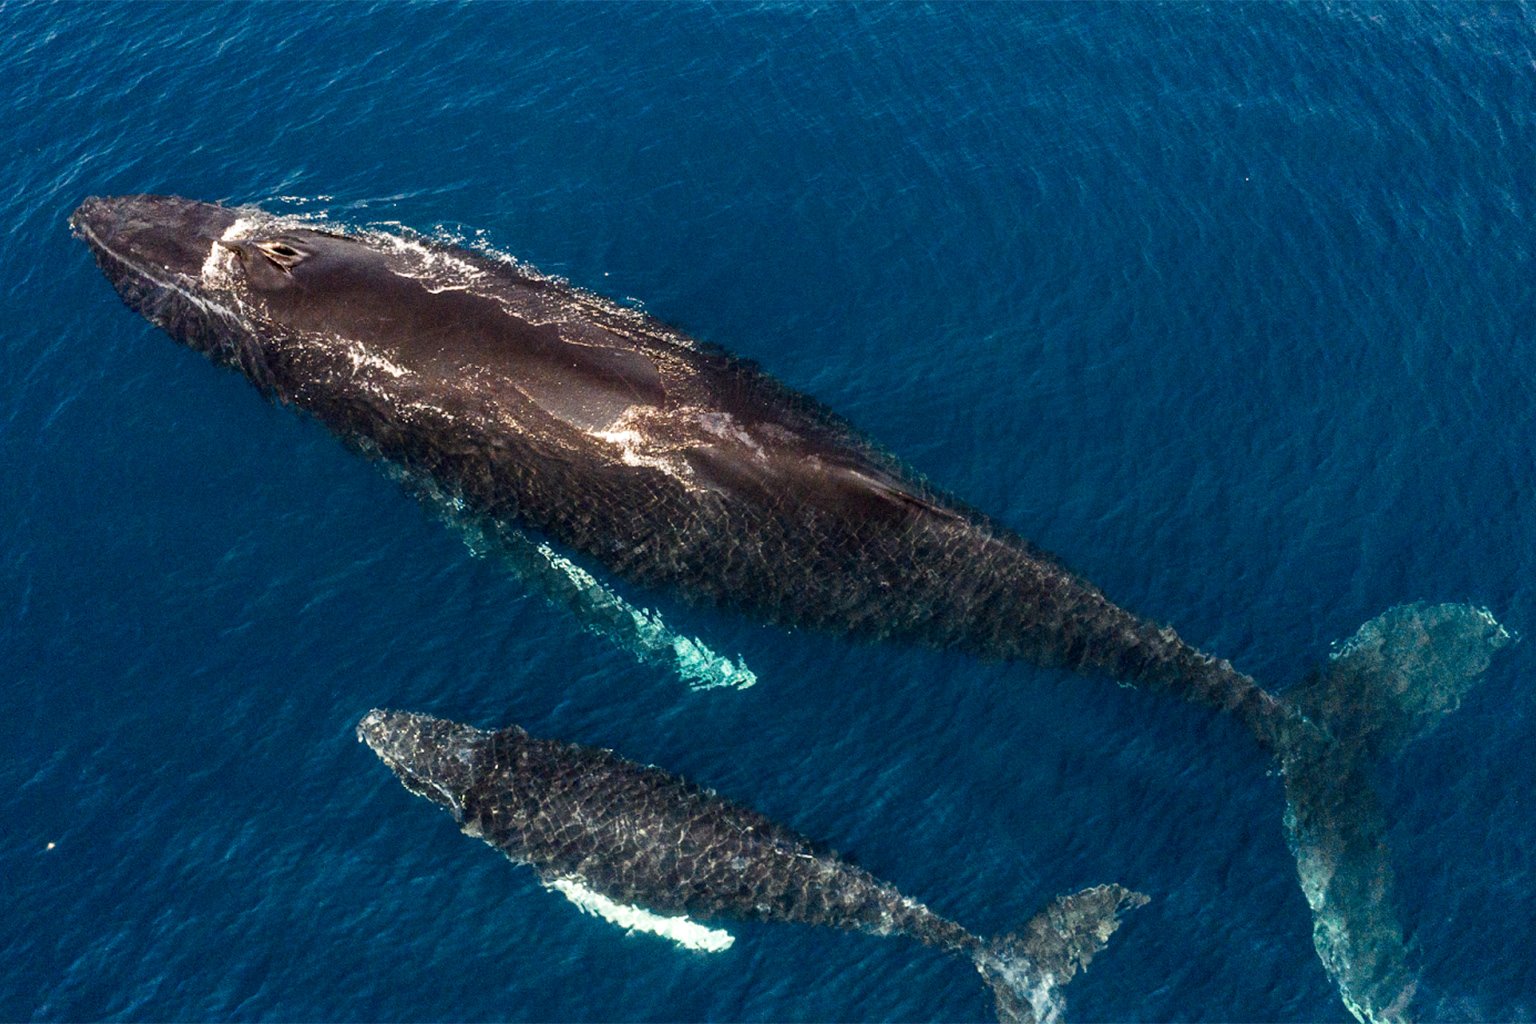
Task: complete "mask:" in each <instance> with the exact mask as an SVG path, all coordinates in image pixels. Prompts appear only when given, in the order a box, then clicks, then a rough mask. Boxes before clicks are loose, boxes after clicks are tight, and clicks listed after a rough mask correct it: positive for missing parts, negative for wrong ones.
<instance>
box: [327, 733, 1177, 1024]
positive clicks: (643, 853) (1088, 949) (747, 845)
mask: <svg viewBox="0 0 1536 1024" xmlns="http://www.w3.org/2000/svg"><path fill="white" fill-rule="evenodd" d="M357 735H358V739H360V740H362V741H363V742H365V743H367V744H368V746H369V747H371V748H372V749H373V751H374V753H376V754H378V755H379V758H380V759H381V760H382V761H383V762H384V763H385V764H386V765H388V766H389V768H390V770H391V771H393V772H394V773H395V775H396V776H397V777H398V778H399V779H400V781H401V783H402V784H403V785H404V786H405V788H406V789H408V790H410V791H411V792H413V793H415V794H417V795H418V796H423V797H426V798H427V799H429V800H431V801H432V802H433V803H436V804H439V805H440V806H442V807H444V808H445V809H447V810H448V812H449V813H450V814H452V815H453V818H454V820H455V821H456V822H457V823H458V824H459V827H460V828H461V829H462V830H463V831H464V833H465V834H466V835H470V836H475V837H478V838H480V839H483V840H485V842H487V843H489V844H490V845H491V846H494V847H496V848H497V849H499V850H501V851H502V852H503V853H504V854H506V855H507V857H509V858H510V859H511V860H513V861H515V862H517V863H521V864H527V865H530V866H532V867H533V868H534V869H535V870H536V871H537V872H538V873H539V875H540V877H541V878H542V879H543V880H544V881H545V882H547V883H549V882H556V881H560V880H562V879H570V880H575V881H578V882H579V883H581V884H582V885H584V886H586V887H587V888H589V889H591V890H593V891H596V892H598V893H600V894H602V895H603V896H606V897H608V898H609V899H612V900H614V901H616V902H618V903H622V904H627V905H632V906H640V907H643V908H645V909H647V910H650V911H653V912H656V913H661V914H667V915H674V914H683V915H687V916H689V917H694V918H701V919H704V920H710V921H716V920H721V919H726V920H730V919H735V920H760V921H784V922H794V923H799V924H809V925H822V926H827V927H832V928H841V929H846V930H850V931H864V932H869V933H872V934H875V935H906V936H908V937H910V938H914V939H916V940H918V941H919V942H922V943H923V944H925V945H929V946H935V947H938V948H940V949H943V950H946V951H949V952H952V953H956V954H959V955H961V956H965V957H968V958H970V959H971V960H973V961H974V962H975V963H976V966H977V969H978V970H980V972H981V974H982V976H983V977H984V978H985V979H986V980H987V983H988V984H989V985H990V986H991V987H992V989H993V992H994V995H995V996H996V998H997V1005H998V1016H999V1017H1000V1018H1001V1019H1003V1020H1009V1021H1026V1020H1036V1019H1044V1018H1053V1017H1054V1016H1055V1011H1059V1009H1060V1004H1059V1000H1058V998H1057V997H1056V996H1055V994H1054V991H1055V990H1056V989H1058V988H1059V987H1060V986H1062V985H1065V984H1066V983H1067V981H1069V980H1070V979H1071V978H1072V976H1073V975H1074V974H1076V973H1077V972H1079V971H1081V970H1083V969H1084V968H1086V967H1087V966H1088V963H1089V961H1090V960H1092V958H1093V956H1094V955H1095V954H1096V953H1097V952H1098V951H1099V950H1101V949H1102V948H1103V947H1104V944H1105V943H1106V942H1107V941H1108V940H1109V937H1110V935H1111V934H1112V933H1113V932H1114V931H1115V929H1116V928H1117V927H1118V926H1119V921H1120V914H1121V912H1122V911H1124V910H1127V909H1130V908H1134V907H1139V906H1141V905H1143V904H1145V903H1146V902H1147V897H1146V896H1144V895H1142V894H1141V893H1137V892H1134V891H1132V890H1129V889H1126V888H1124V887H1122V886H1119V885H1113V884H1108V885H1099V886H1094V887H1092V888H1089V889H1084V890H1082V891H1080V892H1077V893H1073V894H1072V895H1070V896H1063V897H1060V898H1058V899H1056V900H1055V901H1053V902H1052V903H1051V904H1050V906H1049V907H1047V909H1046V910H1045V911H1044V912H1042V913H1041V914H1039V915H1038V916H1036V917H1035V918H1034V919H1032V920H1031V921H1030V923H1029V925H1028V926H1027V927H1026V928H1025V929H1024V930H1023V931H1022V932H1020V933H1019V934H1017V935H1009V936H1003V937H1002V938H999V939H996V940H992V941H987V940H984V939H981V938H979V937H977V936H975V935H973V934H972V933H971V932H968V931H967V930H966V929H964V928H962V927H961V926H960V925H958V924H956V923H954V922H953V921H950V920H948V919H946V918H944V917H941V916H939V915H938V914H936V913H934V912H933V911H932V910H930V909H928V908H927V907H926V906H924V905H923V904H921V903H919V902H917V901H916V900H913V899H911V898H909V897H907V896H904V895H902V894H901V893H900V892H899V891H897V890H896V889H895V888H894V887H893V886H891V885H890V884H888V883H886V882H882V881H880V880H879V879H877V878H875V877H874V876H873V875H871V874H870V873H869V872H867V871H865V870H863V869H862V868H859V867H857V866H855V865H853V864H849V863H848V862H847V861H845V860H843V859H842V858H841V857H839V856H838V855H836V854H835V853H830V852H827V851H825V850H821V849H818V848H817V847H816V846H815V845H814V844H813V843H812V842H811V841H810V840H808V839H806V838H805V837H804V836H801V835H799V834H798V833H796V832H794V831H792V830H791V829H788V828H786V827H784V826H783V825H780V824H778V823H776V822H774V821H772V820H771V819H769V818H767V817H765V816H764V815H762V814H760V813H758V812H757V811H754V810H752V809H751V808H748V807H744V806H741V805H740V804H736V803H732V802H731V801H728V800H725V799H723V798H722V797H720V796H717V795H716V794H715V793H713V792H711V791H709V790H706V789H701V788H699V787H698V786H695V785H693V784H691V783H689V782H687V781H686V780H684V779H681V778H679V777H677V776H675V775H672V774H670V773H668V772H665V771H663V770H661V769H660V768H655V767H650V766H647V765H641V764H637V763H635V762H633V761H628V760H625V759H624V758H622V757H619V756H618V755H616V754H614V753H613V752H612V751H609V750H600V749H597V748H595V747H584V746H580V745H578V744H574V743H563V742H560V741H557V740H547V739H539V738H536V737H533V736H530V735H528V733H526V732H524V731H523V730H522V729H520V728H518V727H517V726H510V727H508V728H505V729H501V730H498V731H495V732H489V731H482V730H480V729H476V728H474V727H472V726H468V725H462V724H460V723H457V722H451V721H448V720H447V719H442V718H434V717H432V716H430V715H422V714H415V713H411V712H403V711H384V710H374V711H370V712H369V713H368V714H367V715H366V716H365V717H364V718H363V720H362V721H361V722H360V723H358V726H357Z"/></svg>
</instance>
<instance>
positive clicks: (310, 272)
mask: <svg viewBox="0 0 1536 1024" xmlns="http://www.w3.org/2000/svg"><path fill="white" fill-rule="evenodd" d="M244 212H248V211H240V210H236V209H231V208H227V207H223V206H218V205H214V204H207V203H197V202H193V201H190V200H184V199H177V198H174V197H162V196H127V197H120V198H114V199H91V200H87V201H86V202H85V203H83V204H82V205H81V206H80V208H79V209H78V210H77V211H76V212H75V214H74V216H73V217H72V218H71V223H72V225H73V227H74V229H75V231H76V233H77V234H79V235H80V236H81V237H82V238H84V239H85V241H86V242H87V243H89V244H90V246H91V248H92V250H93V251H94V253H95V255H96V258H97V261H98V263H99V264H100V265H101V268H102V270H103V271H104V272H105V273H106V275H107V277H108V278H109V279H110V280H111V281H112V283H113V284H114V285H115V286H116V287H117V289H118V291H119V292H120V293H121V294H122V296H123V298H124V300H125V301H126V302H127V303H128V304H129V305H130V306H131V307H133V308H134V309H137V310H138V311H139V312H141V313H143V314H144V315H145V316H146V317H148V318H149V319H150V320H152V321H154V322H155V323H157V324H159V325H160V326H161V327H163V328H164V329H165V330H167V331H168V332H169V333H170V334H172V335H173V336H174V337H176V338H177V339H179V340H181V341H183V342H185V343H186V344H187V345H189V346H191V347H192V348H195V349H198V350H200V351H203V352H205V353H207V354H208V355H209V356H211V357H212V358H214V359H215V360H217V361H219V362H221V363H225V364H229V365H232V366H235V367H236V368H238V369H239V370H240V371H241V372H243V373H244V374H245V375H246V376H247V377H248V378H250V379H251V381H252V382H254V383H255V384H256V385H257V386H258V387H259V388H261V389H262V390H263V391H264V392H266V393H267V394H269V395H271V396H274V397H276V398H278V399H280V400H282V401H284V402H287V403H290V404H292V405H295V406H297V407H299V408H301V409H304V410H306V411H308V412H310V413H312V414H313V415H315V416H316V417H317V418H319V419H320V420H321V421H323V422H324V423H325V424H326V425H327V426H328V427H330V428H331V429H332V430H333V431H335V432H336V433H337V434H339V435H340V436H341V437H343V438H345V439H347V440H349V441H351V442H353V443H355V444H359V445H363V446H366V447H367V448H369V449H370V450H372V451H377V452H379V453H381V454H382V455H383V456H384V457H386V458H388V459H391V460H394V461H396V462H398V463H401V464H403V465H405V466H406V467H407V468H408V469H410V470H411V471H412V472H415V473H421V474H426V475H427V476H429V477H431V478H432V479H433V480H434V481H435V482H437V483H438V484H439V485H441V486H443V487H446V488H447V489H449V490H450V491H452V492H454V493H456V494H457V495H459V496H460V497H462V498H463V499H464V500H465V501H466V502H467V503H468V504H469V505H470V506H471V507H472V508H473V509H475V510H476V511H477V512H479V513H482V514H486V515H490V516H493V517H499V518H505V519H507V520H510V521H516V522H518V523H520V524H523V525H526V526H531V527H533V528H535V529H537V530H540V531H542V532H544V533H545V534H547V535H548V536H550V537H552V538H553V539H555V540H557V541H558V542H560V543H562V544H565V545H567V546H569V547H571V548H573V549H576V550H578V551H580V552H583V553H585V554H586V555H589V556H591V557H592V558H594V559H596V560H597V561H599V562H601V563H602V564H603V565H605V566H607V567H608V568H609V569H611V570H612V571H613V572H615V573H616V574H618V575H620V576H623V577H625V578H628V579H630V580H633V581H636V582H639V583H642V584H646V585H651V586H658V587H666V588H670V589H672V590H674V591H676V592H678V593H681V594H683V595H684V596H686V597H688V598H691V599H694V600H701V601H707V602H711V603H715V604H719V605H725V606H730V607H734V608H738V609H741V610H743V611H747V612H750V613H752V614H754V615H756V616H759V617H761V618H764V619H767V620H769V621H772V622H776V623H780V624H784V625H791V626H801V627H809V628H815V629H823V630H831V631H835V632H838V633H843V634H850V635H855V636H861V637H868V638H876V639H892V640H902V641H909V642H915V643H919V644H924V645H929V646H934V647H956V648H960V649H963V650H966V651H969V652H972V653H974V654H977V655H980V656H982V657H986V658H997V659H1015V658H1017V659H1023V660H1027V661H1032V662H1035V663H1038V664H1043V665H1059V666H1064V667H1066V668H1069V669H1074V670H1077V671H1081V672H1092V673H1102V674H1106V675H1109V676H1111V677H1113V678H1115V679H1116V680H1119V681H1122V682H1134V683H1141V684H1145V685H1151V686H1156V687H1166V688H1169V689H1172V690H1174V691H1176V692H1178V693H1179V694H1180V695H1182V696H1183V697H1185V698H1186V699H1189V700H1193V701H1195V702H1197V703H1200V704H1204V705H1208V706H1212V707H1216V708H1220V709H1224V710H1229V711H1234V712H1236V713H1237V714H1238V715H1239V716H1241V717H1242V718H1243V719H1244V720H1245V721H1246V722H1247V723H1248V724H1249V725H1250V727H1251V728H1252V729H1253V730H1254V731H1255V733H1256V734H1257V735H1259V737H1260V739H1261V741H1262V742H1265V743H1266V745H1268V746H1271V747H1273V745H1274V739H1273V738H1274V736H1275V735H1276V734H1277V732H1279V731H1282V730H1284V729H1286V728H1287V727H1288V726H1287V722H1288V720H1289V719H1290V718H1291V717H1292V716H1291V715H1290V714H1289V712H1288V711H1287V709H1286V708H1284V707H1283V706H1282V705H1280V704H1279V703H1278V702H1276V701H1275V700H1274V699H1273V698H1272V697H1270V695H1269V694H1267V693H1266V692H1265V691H1263V690H1262V689H1260V688H1259V687H1258V686H1257V685H1255V684H1254V682H1253V680H1252V679H1250V678H1248V677H1247V676H1245V675H1243V674H1242V673H1240V672H1237V671H1235V670H1234V669H1233V668H1232V666H1231V665H1230V664H1229V663H1228V662H1226V661H1223V660H1219V659H1215V658H1212V657H1209V656H1207V655H1204V654H1202V653H1200V652H1199V651H1197V650H1195V649H1194V648H1192V647H1190V646H1189V645H1188V644H1186V643H1184V642H1183V641H1182V640H1181V639H1180V638H1179V637H1178V635H1177V634H1176V633H1175V632H1174V631H1173V630H1172V629H1170V628H1167V627H1164V626H1160V625H1158V624H1156V623H1153V622H1150V621H1148V620H1146V619H1142V618H1140V617H1138V616H1136V615H1133V614H1132V613H1130V612H1128V611H1126V610H1124V609H1122V608H1120V607H1119V606H1117V605H1115V604H1114V603H1113V602H1111V601H1109V600H1108V599H1107V598H1106V597H1105V596H1104V595H1103V594H1102V593H1101V592H1100V591H1099V590H1098V588H1096V587H1094V586H1093V585H1092V584H1091V583H1089V582H1087V581H1086V580H1084V579H1082V578H1081V577H1079V576H1077V575H1076V574H1074V573H1072V572H1071V571H1069V570H1068V569H1066V568H1064V567H1063V566H1062V565H1061V564H1059V563H1058V562H1057V561H1056V560H1055V559H1053V558H1052V557H1051V556H1049V555H1047V554H1045V553H1044V552H1042V551H1040V550H1038V549H1037V548H1035V547H1033V546H1031V545H1030V544H1029V543H1027V542H1026V541H1024V540H1022V539H1021V538H1019V537H1018V536H1016V535H1015V534H1014V533H1012V532H1011V531H1010V530H1008V529H1007V528H1005V527H1003V526H1001V525H999V524H998V523H996V522H994V521H993V520H991V519H989V518H988V517H986V516H985V515H983V514H981V513H980V512H977V511H976V510H974V509H972V508H970V507H968V506H966V505H965V504H963V503H961V502H959V501H957V500H955V499H953V498H951V497H949V496H947V495H944V494H942V493H939V492H938V491H936V490H935V489H933V488H932V487H930V486H929V485H928V484H927V483H925V482H924V481H923V480H921V479H919V478H918V477H917V476H916V475H915V474H913V473H912V472H911V471H909V470H908V469H907V468H905V467H904V466H902V465H901V463H899V462H898V461H896V460H895V459H893V458H892V457H890V456H889V455H887V454H886V453H884V452H882V451H881V450H879V449H878V448H876V447H875V446H874V445H873V444H871V443H870V442H869V441H868V440H866V439H865V438H863V437H861V436H860V435H859V434H858V433H857V432H856V431H854V430H853V429H852V428H850V427H849V426H848V424H846V423H845V422H844V421H843V420H841V419H840V418H838V417H837V416H835V415H834V414H832V413H831V412H829V411H828V410H826V409H825V408H823V407H822V406H820V405H818V404H817V403H816V402H814V401H812V400H811V399H809V398H806V397H805V396H803V395H799V394H797V393H795V392H793V391H791V390H789V389H788V388H785V387H784V386H783V385H781V384H779V383H778V382H776V381H774V380H773V379H772V378H771V377H769V376H768V375H766V374H764V373H763V372H761V371H760V370H759V369H758V368H757V367H756V366H754V365H752V364H750V363H746V362H743V361H741V360H738V359H734V358H732V357H730V356H728V355H726V354H725V353H723V352H721V351H719V350H716V349H713V348H709V347H705V346H701V345H699V344H698V343H696V342H693V341H692V340H690V339H688V338H686V337H684V336H682V335H680V334H678V333H677V332H676V331H673V330H672V329H670V328H668V327H666V326H665V325H663V324H661V323H659V322H657V321H656V320H654V319H651V318H649V317H645V316H642V315H639V314H637V313H634V312H633V311H629V310H624V309H621V308H619V307H615V306H613V305H611V304H609V303H606V302H604V301H602V300H600V299H597V298H595V297H593V296H590V295H587V294H585V293H582V292H579V291H577V290H574V289H572V288H570V287H568V286H566V285H564V284H562V283H559V282H554V281H550V280H548V279H545V278H542V277H540V276H538V275H537V274H534V273H531V272H529V271H527V270H525V269H522V268H519V267H515V266H511V265H508V264H505V263H501V262H497V261H495V260H491V259H489V258H486V257H482V256H479V255H477V254H473V253H469V252H465V251H463V250H449V249H445V248H443V247H434V246H432V245H431V244H428V245H426V246H424V247H418V248H420V249H421V250H422V251H423V252H427V253H429V254H435V255H439V256H444V255H446V256H448V257H449V258H451V260H452V262H453V264H454V269H453V270H452V271H451V272H448V273H438V272H436V271H434V270H432V269H431V268H430V267H428V268H426V269H423V267H422V265H421V261H420V260H419V259H417V260H416V262H415V263H413V262H412V258H411V253H410V252H409V251H407V250H404V249H402V248H401V247H399V246H398V245H393V246H392V245H391V244H390V241H389V240H388V239H387V238H381V237H380V236H370V235H356V236H342V235H336V234H330V233H326V232H322V231H316V230H312V229H307V228H303V227H295V226H293V225H292V224H288V225H282V226H278V227H275V228H273V229H272V230H271V232H270V233H266V232H257V233H255V234H252V235H249V236H247V237H244V238H241V239H240V240H238V241H233V242H231V243H230V245H229V246H228V249H229V255H228V256H227V257H224V259H225V261H226V262H227V264H228V266H227V268H226V270H225V271H224V272H223V273H222V275H221V276H220V278H219V281H218V283H210V281H209V280H208V275H207V274H205V273H204V268H205V265H206V264H207V263H208V262H209V261H210V252H214V253H215V257H214V260H215V262H216V261H217V259H218V256H219V253H218V250H217V249H216V247H215V242H216V240H218V239H219V238H220V237H221V236H222V235H223V234H224V233H225V232H226V231H227V230H228V229H229V227H230V226H231V225H232V224H234V223H235V221H236V219H237V218H238V217H240V216H241V215H242V213H244Z"/></svg>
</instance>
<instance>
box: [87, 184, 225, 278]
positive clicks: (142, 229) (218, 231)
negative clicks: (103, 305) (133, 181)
mask: <svg viewBox="0 0 1536 1024" xmlns="http://www.w3.org/2000/svg"><path fill="white" fill-rule="evenodd" d="M239 216H240V215H239V211H237V210H234V209H231V208H230V207H227V206H220V205H218V204H217V203H200V202H197V201H196V200H192V199H182V198H180V197H178V196H110V197H105V198H103V197H98V196H92V197H91V198H89V199H87V200H86V201H85V202H83V203H81V204H80V207H79V209H77V210H75V212H74V213H73V214H72V215H70V218H69V226H70V228H71V229H73V231H74V233H75V234H76V235H78V236H79V237H80V238H82V239H83V240H84V241H85V243H86V244H87V245H89V246H90V247H91V251H92V252H94V253H95V254H96V259H97V261H98V262H99V263H101V266H102V270H104V271H106V274H107V276H108V277H109V278H111V279H112V281H113V283H114V284H116V283H117V281H118V279H119V277H122V276H125V275H132V276H137V277H143V278H153V279H159V280H160V281H161V282H162V283H164V284H166V285H179V286H181V287H184V288H189V289H196V290H201V289H202V287H203V282H202V277H203V265H204V264H205V263H206V262H207V259H208V255H209V253H210V252H211V251H212V250H213V246H214V243H216V242H217V241H218V240H219V239H220V238H222V237H223V236H224V234H225V232H227V231H228V230H229V229H230V227H231V226H233V225H234V223H235V221H236V220H238V219H239Z"/></svg>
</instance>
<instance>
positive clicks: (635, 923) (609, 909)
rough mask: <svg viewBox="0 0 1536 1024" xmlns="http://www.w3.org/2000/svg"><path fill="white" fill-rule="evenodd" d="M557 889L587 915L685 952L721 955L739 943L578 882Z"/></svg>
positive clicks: (555, 887) (563, 880)
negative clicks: (655, 938)
mask: <svg viewBox="0 0 1536 1024" xmlns="http://www.w3.org/2000/svg"><path fill="white" fill-rule="evenodd" d="M546 888H549V889H553V890H554V891H555V892H558V893H559V894H560V895H562V896H564V897H565V898H566V899H568V900H570V901H571V902H572V903H573V904H575V905H576V908H577V909H578V910H580V911H581V912H582V913H584V914H592V915H593V916H595V917H601V918H602V919H603V920H605V921H609V922H611V923H613V924H616V925H618V926H619V927H620V928H623V929H624V930H625V931H626V932H648V933H650V934H651V935H659V936H661V937H662V938H664V939H668V940H670V941H672V942H675V943H677V944H678V945H679V946H681V947H683V948H684V949H693V950H697V951H699V952H701V953H720V952H723V951H725V950H727V949H730V948H731V945H732V944H733V943H734V942H735V941H736V939H735V938H734V937H733V936H732V935H731V933H730V932H727V931H722V930H721V929H719V928H707V927H705V926H704V925H702V924H699V923H698V922H697V921H695V920H693V919H692V918H689V917H685V916H683V915H676V916H666V915H663V914H656V913H652V912H651V911H649V910H646V909H645V908H643V907H635V906H629V905H627V904H623V903H619V902H616V901H614V900H611V899H609V898H608V897H607V896H604V895H603V894H602V893H600V892H594V891H593V890H591V889H589V888H587V887H586V886H585V885H583V884H582V883H581V882H580V881H578V880H577V879H575V878H560V879H556V880H555V881H553V882H551V883H549V884H548V885H547V886H546Z"/></svg>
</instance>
